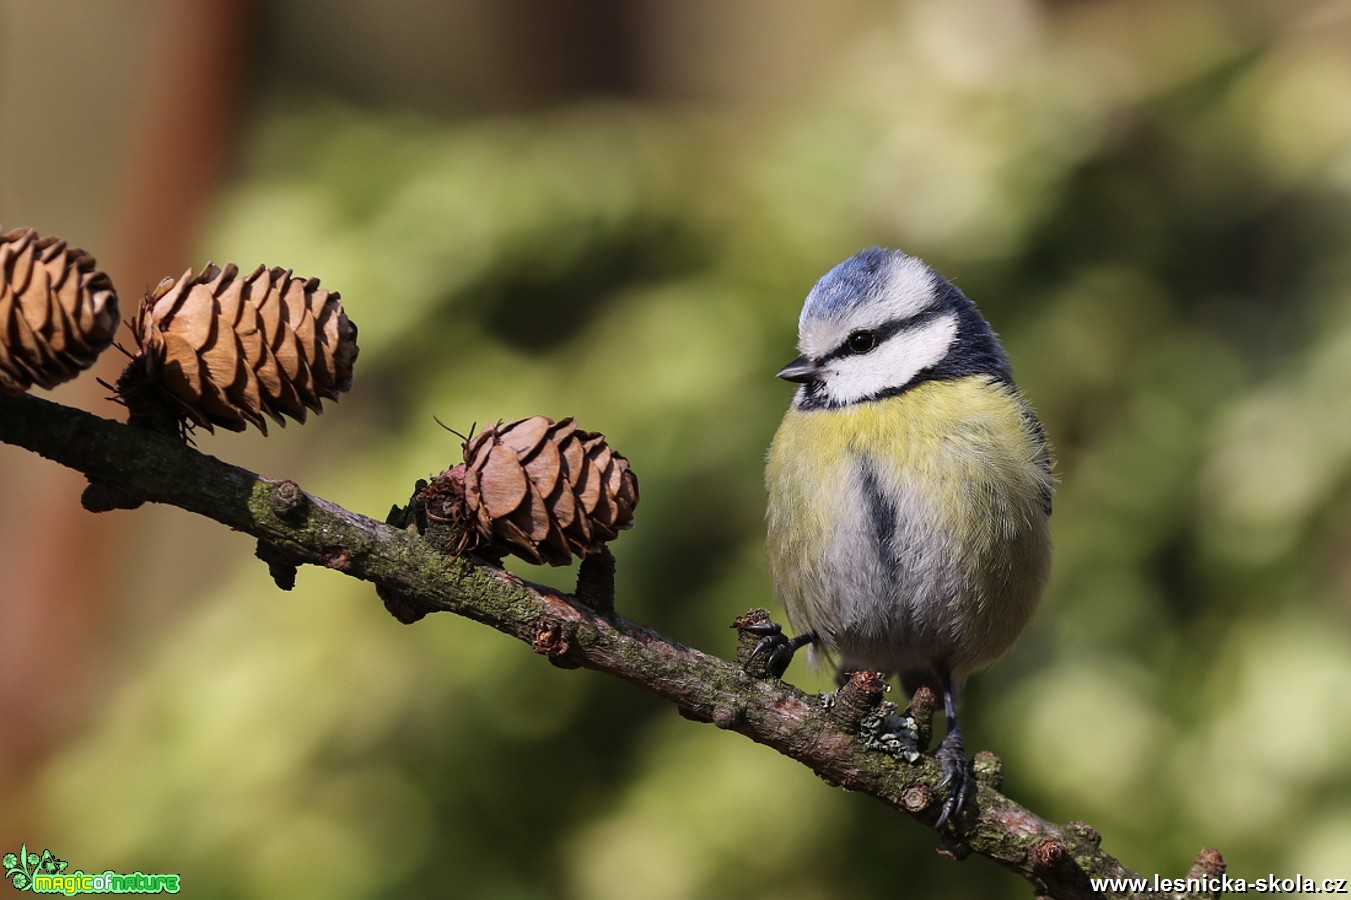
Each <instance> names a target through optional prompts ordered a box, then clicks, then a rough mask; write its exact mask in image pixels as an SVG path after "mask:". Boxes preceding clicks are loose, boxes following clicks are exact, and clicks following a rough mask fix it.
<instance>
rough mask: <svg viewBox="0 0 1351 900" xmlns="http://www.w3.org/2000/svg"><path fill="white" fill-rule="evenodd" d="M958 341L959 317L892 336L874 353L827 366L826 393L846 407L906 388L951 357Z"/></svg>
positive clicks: (843, 357) (948, 316)
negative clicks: (949, 352) (919, 376)
mask: <svg viewBox="0 0 1351 900" xmlns="http://www.w3.org/2000/svg"><path fill="white" fill-rule="evenodd" d="M956 338H957V316H956V315H954V314H951V313H949V314H947V315H944V316H940V317H938V318H936V319H934V320H932V321H930V322H926V323H925V324H924V325H921V326H920V327H918V328H915V329H913V330H910V331H901V332H898V333H897V334H894V335H892V336H891V337H890V338H888V339H887V340H886V341H884V342H883V343H882V345H881V346H880V347H878V348H877V349H875V350H873V351H872V352H871V353H864V354H861V355H858V356H842V357H840V358H839V359H834V360H831V361H830V362H829V363H827V364H826V369H825V372H824V373H823V376H824V377H823V379H822V380H823V384H822V393H824V394H825V396H826V397H828V398H829V399H830V400H831V401H832V402H833V403H839V404H845V403H853V402H855V401H857V400H862V399H864V398H866V397H872V396H874V395H876V394H879V393H881V392H882V391H885V390H887V389H889V388H899V387H904V386H905V385H907V384H909V383H910V382H911V381H912V380H913V379H914V377H915V376H916V375H918V374H919V373H920V372H922V371H924V370H925V369H927V368H929V367H930V366H935V365H937V364H938V363H940V362H942V361H943V358H944V357H945V356H947V355H948V349H949V348H950V347H951V346H952V342H953V341H954V340H955V339H956Z"/></svg>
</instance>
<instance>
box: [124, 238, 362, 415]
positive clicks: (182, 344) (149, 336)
mask: <svg viewBox="0 0 1351 900" xmlns="http://www.w3.org/2000/svg"><path fill="white" fill-rule="evenodd" d="M238 276H239V269H238V268H237V267H236V266H233V265H230V266H226V267H225V268H224V269H220V268H217V267H216V266H214V265H210V264H208V265H207V267H206V268H205V269H203V270H202V272H201V274H199V275H197V276H195V277H194V276H193V274H192V270H191V269H189V270H188V271H187V272H185V273H184V274H183V275H182V277H180V278H179V279H178V280H177V281H175V280H173V279H172V278H166V279H164V280H163V281H161V282H160V283H159V286H158V287H157V288H155V290H154V292H153V293H151V294H148V295H147V296H146V298H145V300H144V301H143V302H142V303H141V308H140V310H139V311H138V312H137V315H136V326H135V331H136V342H137V344H139V345H140V348H141V352H140V354H139V355H138V362H139V363H140V364H141V365H142V366H143V367H144V374H145V375H146V376H147V377H148V378H149V380H150V381H151V382H153V383H155V384H157V385H158V386H159V389H160V393H161V395H162V396H163V397H165V398H166V399H167V400H168V401H169V403H170V405H171V406H173V407H174V409H175V410H176V411H177V412H178V413H179V414H180V415H181V416H183V417H186V418H188V419H191V420H192V421H193V422H195V423H197V424H198V425H201V426H202V427H204V428H206V429H207V430H208V431H211V430H214V429H213V427H212V426H214V425H219V426H221V427H222V428H226V429H229V430H230V431H243V430H244V428H245V427H246V426H247V425H249V424H253V425H256V426H258V428H259V429H260V430H261V431H262V432H263V434H267V422H266V420H265V419H264V418H263V416H268V417H270V418H272V419H273V420H274V421H275V422H277V423H278V424H279V425H285V424H286V421H285V419H283V418H282V417H283V416H290V417H291V418H293V419H295V420H296V421H298V422H304V421H305V415H306V412H305V411H306V409H312V410H314V411H315V412H316V413H318V412H323V409H322V407H321V406H320V402H319V401H320V400H321V399H323V398H327V399H329V400H336V399H338V394H340V393H342V392H343V391H346V390H349V389H350V388H351V387H352V365H353V363H355V362H356V358H357V344H356V337H357V329H356V326H355V325H353V324H352V323H351V322H350V321H349V320H348V318H347V315H346V314H345V313H344V312H343V309H342V304H341V303H340V302H339V300H340V298H339V295H338V293H337V292H336V291H326V290H323V289H322V288H320V287H319V280H318V279H317V278H311V279H309V280H304V279H300V278H295V277H293V276H292V275H291V272H290V271H289V270H286V269H279V268H274V269H269V268H267V267H266V266H259V267H258V268H257V269H256V270H254V272H253V274H252V275H250V276H248V277H247V278H240V277H238ZM135 389H136V388H135V386H134V382H133V384H132V385H131V386H128V385H125V384H124V385H121V386H119V390H120V391H121V392H122V393H123V394H124V395H125V394H127V393H134V391H135ZM127 399H129V400H130V399H131V398H127Z"/></svg>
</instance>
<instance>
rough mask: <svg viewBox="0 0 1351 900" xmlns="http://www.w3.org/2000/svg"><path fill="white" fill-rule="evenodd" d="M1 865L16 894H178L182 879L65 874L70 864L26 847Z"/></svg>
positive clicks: (142, 874) (133, 874)
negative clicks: (17, 891)
mask: <svg viewBox="0 0 1351 900" xmlns="http://www.w3.org/2000/svg"><path fill="white" fill-rule="evenodd" d="M0 863H3V864H4V867H5V878H6V879H8V881H9V883H10V885H11V886H12V887H14V888H15V890H20V891H32V892H33V893H35V894H64V895H65V896H67V897H73V896H74V895H76V894H177V893H178V883H179V880H180V877H181V876H179V875H176V874H169V875H160V874H146V873H145V872H131V873H129V874H123V873H121V872H114V871H113V870H112V869H106V870H104V871H102V872H92V873H87V872H84V871H82V870H80V869H76V870H75V871H74V872H68V871H66V870H67V869H68V868H69V866H70V863H68V862H66V861H65V860H64V859H60V858H58V857H57V856H55V855H54V854H53V853H52V851H50V850H43V851H42V853H41V854H38V853H34V852H32V851H31V850H29V849H28V845H27V844H24V845H22V846H20V847H19V852H18V853H6V854H5V855H4V858H3V859H0Z"/></svg>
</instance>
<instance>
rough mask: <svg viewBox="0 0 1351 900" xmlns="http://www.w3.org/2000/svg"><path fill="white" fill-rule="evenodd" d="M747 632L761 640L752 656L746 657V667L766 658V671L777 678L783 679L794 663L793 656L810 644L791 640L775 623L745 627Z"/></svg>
mask: <svg viewBox="0 0 1351 900" xmlns="http://www.w3.org/2000/svg"><path fill="white" fill-rule="evenodd" d="M745 630H746V631H749V632H750V633H751V634H758V635H760V640H759V641H757V642H756V644H755V647H754V648H753V649H752V650H751V653H750V656H748V657H746V666H747V667H749V666H751V665H752V664H754V663H755V661H756V660H758V659H760V658H761V657H764V659H765V670H766V671H767V672H769V674H770V675H773V676H774V677H775V678H783V673H784V672H786V671H788V664H789V663H791V662H792V661H793V655H794V654H795V653H797V650H798V648H799V647H801V646H802V645H803V644H806V643H810V641H809V640H803V639H802V638H800V637H798V638H790V637H789V636H788V635H786V634H784V633H783V629H782V628H781V627H779V625H778V624H777V623H775V622H757V623H755V624H753V625H747V626H745Z"/></svg>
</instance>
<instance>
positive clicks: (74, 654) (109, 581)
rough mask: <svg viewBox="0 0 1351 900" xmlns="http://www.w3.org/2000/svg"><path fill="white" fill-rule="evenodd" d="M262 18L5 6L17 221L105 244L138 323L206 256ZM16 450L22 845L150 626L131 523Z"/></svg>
mask: <svg viewBox="0 0 1351 900" xmlns="http://www.w3.org/2000/svg"><path fill="white" fill-rule="evenodd" d="M252 20H253V16H252V7H251V4H248V3H236V2H232V0H192V2H173V0H155V2H153V3H146V4H115V5H108V6H97V5H95V6H89V5H88V4H84V3H80V2H78V0H62V2H52V3H34V4H5V7H4V27H3V30H2V31H0V47H2V48H3V49H2V50H0V59H3V60H4V62H3V65H4V76H3V78H0V85H2V87H0V108H3V121H4V126H5V127H4V134H5V141H6V144H7V145H8V146H7V147H6V149H7V151H9V152H7V153H6V156H5V166H6V168H5V170H4V172H3V176H0V177H3V179H4V181H3V182H2V183H0V210H2V211H3V214H4V216H5V222H4V224H5V227H16V226H19V225H27V226H32V227H34V228H36V229H37V230H38V231H39V232H41V233H43V234H55V235H57V236H59V237H62V238H64V239H67V240H69V241H70V242H71V243H73V244H77V245H79V246H84V247H85V248H87V249H89V250H91V251H92V252H94V254H95V256H96V258H97V259H98V261H99V266H100V268H102V269H103V270H104V271H106V272H108V274H109V275H110V276H111V277H112V279H113V283H114V284H115V285H116V286H117V288H118V289H119V291H120V295H119V299H120V303H121V308H122V312H123V316H124V317H128V316H130V315H132V314H134V312H135V309H136V305H137V303H138V302H139V300H140V295H141V292H142V291H143V289H144V287H145V286H146V285H151V284H154V283H155V281H157V280H158V279H159V278H160V277H161V276H162V275H164V274H168V273H169V272H176V271H177V270H178V269H179V268H181V267H182V266H183V265H184V262H183V261H184V260H185V259H188V258H189V251H190V248H191V246H192V242H193V240H194V236H195V233H196V229H197V223H198V220H199V218H200V216H201V213H202V211H203V209H204V207H205V205H206V203H207V201H208V200H209V199H210V197H211V195H212V192H213V190H214V189H215V187H216V185H217V183H218V181H219V178H220V174H221V171H222V168H223V163H224V162H225V160H226V158H227V156H228V154H229V152H230V149H231V147H232V146H233V142H234V137H235V129H234V123H235V119H236V111H237V107H238V101H239V99H240V95H241V88H242V87H243V84H244V80H245V73H247V72H248V71H249V70H250V67H249V65H248V63H249V62H250V60H249V58H248V54H249V52H250V48H251V46H252V45H251V44H250V42H249V40H248V31H249V25H250V22H251V21H252ZM73 21H74V22H78V23H79V27H77V28H72V27H71V26H70V23H71V22H73ZM81 42H86V43H87V46H82V45H81ZM124 362H125V360H124V358H123V357H122V356H121V354H119V353H116V352H109V353H106V354H104V356H103V358H102V359H101V360H100V361H99V364H98V366H97V367H96V368H95V374H97V375H98V376H99V377H102V378H103V379H105V380H109V381H111V380H112V379H115V378H116V377H117V373H118V371H119V370H120V368H121V366H122V365H123V364H124ZM107 393H108V392H107V391H106V390H104V389H103V388H102V387H100V386H99V384H98V382H97V381H95V380H94V379H93V378H90V377H86V378H82V379H80V380H78V381H76V382H73V383H71V384H69V385H65V386H63V387H62V388H61V389H60V390H59V391H57V396H58V397H60V399H62V400H63V401H64V402H67V403H72V404H75V405H78V406H84V407H87V408H98V406H99V405H103V406H104V408H103V409H101V410H100V412H101V413H102V414H103V415H111V414H112V408H111V407H108V406H106V405H104V404H103V397H104V396H106V395H107ZM0 454H2V455H0V468H2V469H3V471H4V473H5V477H4V479H3V480H2V481H0V508H2V509H8V510H28V511H30V514H29V515H26V516H13V515H6V516H0V547H3V548H4V551H3V557H0V565H3V576H2V577H3V581H0V616H2V617H3V626H0V696H3V697H4V698H5V700H4V717H5V727H4V729H3V730H0V796H2V797H4V798H5V806H6V812H7V815H6V816H5V817H4V819H3V821H0V845H3V846H6V847H9V846H17V845H18V844H19V843H20V842H23V841H26V842H28V843H29V844H30V845H32V844H34V842H38V841H40V840H41V838H40V836H39V835H40V832H41V830H42V828H43V811H42V809H41V808H40V806H39V805H38V798H37V797H36V795H35V787H36V785H35V784H34V781H35V774H36V773H37V772H38V771H40V769H41V767H42V764H43V762H44V761H45V759H46V758H47V756H48V755H49V754H50V753H52V752H53V751H54V750H55V749H56V748H57V747H59V746H60V743H61V741H62V740H63V739H64V738H65V737H66V736H67V735H68V734H69V733H70V732H71V731H73V730H74V729H77V728H78V727H79V723H80V722H81V720H82V719H83V718H84V717H85V716H86V715H87V714H88V713H89V711H90V710H92V709H93V708H95V707H96V706H97V703H98V700H99V694H100V690H101V688H100V686H101V685H104V684H106V683H107V680H106V678H105V677H104V676H105V675H106V673H107V671H108V670H109V669H110V668H111V667H113V666H114V665H115V664H116V663H117V662H119V661H118V660H116V659H114V658H112V657H111V655H110V654H108V653H106V652H105V651H104V648H105V647H106V646H107V645H108V644H109V643H110V642H108V641H106V640H105V636H106V635H108V634H110V633H111V634H114V635H116V634H121V633H124V632H126V631H129V630H131V629H132V628H133V627H139V625H137V626H133V625H131V624H130V623H120V622H119V621H118V620H119V618H120V617H121V616H122V615H124V611H125V610H126V609H129V608H130V609H134V607H124V606H122V604H121V603H120V602H119V601H120V599H121V592H120V591H118V590H117V586H118V585H119V584H125V580H122V579H119V578H118V577H117V574H116V573H117V572H118V571H119V569H120V567H119V566H118V565H117V557H118V554H119V553H120V552H123V551H124V549H125V547H126V546H127V542H126V541H125V537H126V531H125V529H126V527H127V523H126V522H125V521H124V520H119V519H117V518H116V517H111V516H107V517H99V516H90V515H87V514H85V513H84V512H83V511H81V510H80V509H79V508H78V507H77V506H76V505H74V504H72V503H71V499H72V498H73V497H74V496H77V495H78V493H79V491H80V489H81V487H82V479H81V478H80V477H79V476H78V475H76V474H75V473H72V472H69V471H63V470H59V469H56V468H54V467H52V466H50V465H46V464H44V462H43V461H42V460H38V459H36V458H34V457H32V456H31V455H29V454H22V453H16V452H14V451H13V450H12V449H10V448H0Z"/></svg>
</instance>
